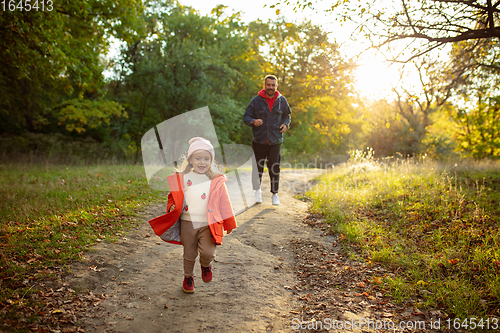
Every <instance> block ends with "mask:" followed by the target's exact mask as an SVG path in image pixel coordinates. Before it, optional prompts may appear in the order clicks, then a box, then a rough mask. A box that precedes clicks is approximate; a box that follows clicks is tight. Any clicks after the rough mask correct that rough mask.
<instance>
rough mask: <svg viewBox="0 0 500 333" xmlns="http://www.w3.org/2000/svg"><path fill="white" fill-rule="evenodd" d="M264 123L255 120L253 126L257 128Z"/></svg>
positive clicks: (260, 120)
mask: <svg viewBox="0 0 500 333" xmlns="http://www.w3.org/2000/svg"><path fill="white" fill-rule="evenodd" d="M263 123H264V122H263V121H262V119H255V120H254V122H253V124H254V125H255V126H257V127H259V126H260V125H262V124H263Z"/></svg>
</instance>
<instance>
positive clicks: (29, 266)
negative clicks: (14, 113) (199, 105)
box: [0, 165, 166, 322]
mask: <svg viewBox="0 0 500 333" xmlns="http://www.w3.org/2000/svg"><path fill="white" fill-rule="evenodd" d="M164 195H166V192H160V191H154V190H152V189H151V188H150V186H149V185H148V184H147V181H146V177H145V173H144V169H143V167H142V166H139V165H137V166H134V165H100V166H55V165H1V166H0V197H1V198H2V199H1V200H0V221H1V223H0V281H1V284H0V304H2V303H4V302H5V301H8V300H9V299H14V300H17V301H18V300H19V299H21V300H22V301H25V302H28V301H27V300H29V297H28V296H29V294H30V293H32V292H36V287H34V288H33V287H31V285H33V284H34V283H35V282H36V281H37V280H40V279H45V278H50V274H51V269H52V268H55V267H61V266H62V265H64V264H67V263H69V262H71V261H73V260H78V259H79V258H80V257H81V255H82V254H83V253H84V252H85V251H86V250H88V249H89V248H90V246H91V245H92V244H95V243H96V242H101V241H110V242H111V241H115V240H116V239H117V237H119V235H121V234H122V233H124V232H126V230H128V229H130V228H131V227H133V226H134V225H135V224H137V223H138V222H136V221H135V219H134V215H136V214H137V212H139V211H141V210H142V209H143V208H145V207H146V206H147V205H148V204H150V203H152V202H154V201H159V200H164V199H165V198H162V197H163V196H164ZM27 281H28V282H27ZM17 301H16V302H17ZM12 315H15V314H12V313H10V314H9V313H7V314H6V313H0V322H3V319H4V318H2V316H12Z"/></svg>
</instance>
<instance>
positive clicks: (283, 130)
mask: <svg viewBox="0 0 500 333" xmlns="http://www.w3.org/2000/svg"><path fill="white" fill-rule="evenodd" d="M280 129H281V131H280V133H285V132H286V130H287V129H288V127H287V126H286V125H285V124H281V126H280Z"/></svg>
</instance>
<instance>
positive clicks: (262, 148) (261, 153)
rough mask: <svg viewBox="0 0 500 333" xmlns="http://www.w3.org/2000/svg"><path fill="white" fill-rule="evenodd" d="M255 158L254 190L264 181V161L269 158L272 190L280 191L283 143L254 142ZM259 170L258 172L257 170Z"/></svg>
mask: <svg viewBox="0 0 500 333" xmlns="http://www.w3.org/2000/svg"><path fill="white" fill-rule="evenodd" d="M252 148H253V153H254V156H255V159H254V160H253V172H252V186H253V189H254V190H258V189H259V188H260V183H261V182H262V174H263V173H264V163H265V161H266V159H267V170H268V171H269V178H271V192H272V193H278V188H279V183H280V163H281V152H280V149H281V144H277V145H261V144H258V143H255V142H252ZM255 170H257V172H255Z"/></svg>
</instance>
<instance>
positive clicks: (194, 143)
mask: <svg viewBox="0 0 500 333" xmlns="http://www.w3.org/2000/svg"><path fill="white" fill-rule="evenodd" d="M200 149H202V150H206V151H208V152H209V153H210V155H212V161H213V160H214V157H215V151H214V146H212V144H211V143H210V141H208V140H207V139H204V138H201V137H199V136H197V137H195V138H192V139H191V140H189V149H188V155H187V158H188V159H189V157H190V156H191V155H192V154H193V153H194V152H195V151H197V150H200Z"/></svg>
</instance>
